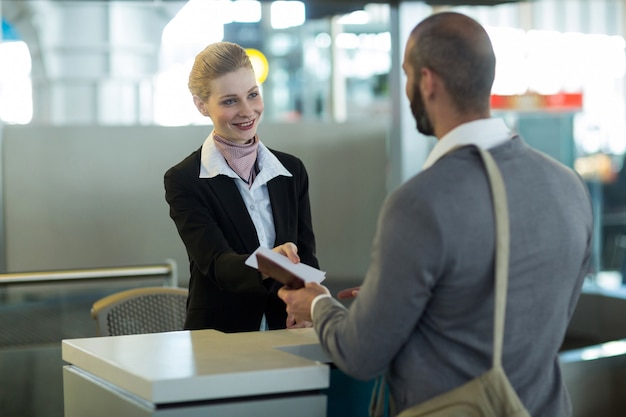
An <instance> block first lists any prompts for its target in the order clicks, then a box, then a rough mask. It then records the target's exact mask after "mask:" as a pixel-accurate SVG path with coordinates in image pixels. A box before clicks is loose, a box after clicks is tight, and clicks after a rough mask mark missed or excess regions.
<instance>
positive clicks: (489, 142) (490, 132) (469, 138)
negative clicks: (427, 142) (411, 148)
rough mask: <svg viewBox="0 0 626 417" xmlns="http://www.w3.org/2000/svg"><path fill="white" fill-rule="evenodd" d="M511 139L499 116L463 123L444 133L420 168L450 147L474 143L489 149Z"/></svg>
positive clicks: (442, 154) (431, 164) (439, 156)
mask: <svg viewBox="0 0 626 417" xmlns="http://www.w3.org/2000/svg"><path fill="white" fill-rule="evenodd" d="M509 139H511V131H510V129H509V128H508V127H507V126H506V124H505V123H504V121H503V120H502V119H500V118H489V119H479V120H474V121H472V122H469V123H463V124H462V125H459V126H457V127H455V128H454V129H452V130H451V131H450V132H448V133H447V134H446V135H444V136H443V137H442V138H441V139H440V140H439V141H437V143H436V144H435V147H434V148H433V150H432V151H431V152H430V154H429V155H428V158H426V162H424V166H423V167H422V169H427V168H430V167H431V166H433V165H434V163H435V162H437V161H438V160H439V159H440V158H441V157H442V156H444V155H445V154H446V153H447V152H448V151H449V150H450V149H452V148H454V147H456V146H462V145H476V146H478V147H480V148H483V149H490V148H493V147H495V146H498V145H501V144H503V143H504V142H506V141H507V140H509Z"/></svg>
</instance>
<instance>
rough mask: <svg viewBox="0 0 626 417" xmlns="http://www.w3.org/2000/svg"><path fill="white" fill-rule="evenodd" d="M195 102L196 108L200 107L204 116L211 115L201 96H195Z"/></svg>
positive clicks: (199, 109)
mask: <svg viewBox="0 0 626 417" xmlns="http://www.w3.org/2000/svg"><path fill="white" fill-rule="evenodd" d="M193 104H195V105H196V108H197V109H198V111H199V112H200V114H202V115H203V116H208V115H209V113H208V112H207V111H206V105H205V104H204V101H202V99H201V98H200V97H198V96H193Z"/></svg>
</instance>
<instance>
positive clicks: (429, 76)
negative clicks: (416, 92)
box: [419, 67, 436, 98]
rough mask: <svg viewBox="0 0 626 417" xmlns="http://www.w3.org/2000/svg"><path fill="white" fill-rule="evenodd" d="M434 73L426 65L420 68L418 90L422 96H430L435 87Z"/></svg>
mask: <svg viewBox="0 0 626 417" xmlns="http://www.w3.org/2000/svg"><path fill="white" fill-rule="evenodd" d="M435 77H436V75H435V73H434V72H432V71H431V70H430V69H429V68H428V67H422V68H421V69H420V85H419V87H420V91H421V92H422V96H423V97H424V98H427V97H430V96H431V95H432V94H433V93H434V91H435V88H436V85H435V84H436V79H435Z"/></svg>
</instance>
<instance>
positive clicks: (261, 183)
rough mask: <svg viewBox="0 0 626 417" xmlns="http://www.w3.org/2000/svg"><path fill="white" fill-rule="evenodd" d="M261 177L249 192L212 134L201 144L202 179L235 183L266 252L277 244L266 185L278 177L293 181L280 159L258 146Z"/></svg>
mask: <svg viewBox="0 0 626 417" xmlns="http://www.w3.org/2000/svg"><path fill="white" fill-rule="evenodd" d="M257 161H258V164H259V170H260V171H259V173H258V175H257V176H256V178H255V179H254V182H253V183H252V187H250V188H248V184H246V182H245V181H244V180H242V179H241V178H240V177H239V175H237V174H236V173H235V171H233V169H232V168H231V167H230V166H228V164H227V163H226V160H225V159H224V157H223V156H222V154H221V153H220V151H219V150H218V149H217V147H216V146H215V142H214V141H213V132H211V134H210V135H209V136H208V137H207V138H206V140H205V141H204V143H203V144H202V153H201V157H200V178H213V177H216V176H217V175H226V176H228V177H230V178H233V179H234V180H235V184H237V188H238V189H239V193H240V194H241V198H242V199H243V201H244V203H245V205H246V208H247V209H248V213H249V214H250V218H251V219H252V223H254V227H255V228H256V232H257V236H258V238H259V244H260V245H261V246H263V247H265V248H273V247H274V242H275V240H276V230H275V228H274V218H273V216H272V205H271V203H270V196H269V192H268V190H267V183H268V182H269V181H270V180H271V179H272V178H275V177H277V176H279V175H284V176H286V177H291V176H292V175H291V173H290V172H289V171H287V169H286V168H285V167H284V166H283V164H281V163H280V161H279V160H278V158H276V156H275V155H274V154H273V153H272V152H270V151H269V149H267V147H266V146H265V145H263V143H261V142H259V148H258V157H257Z"/></svg>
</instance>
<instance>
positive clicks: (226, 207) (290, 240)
mask: <svg viewBox="0 0 626 417" xmlns="http://www.w3.org/2000/svg"><path fill="white" fill-rule="evenodd" d="M189 90H190V91H191V94H192V95H193V101H194V103H195V105H196V107H197V108H198V111H200V113H201V114H203V115H205V116H207V117H209V118H211V120H212V121H213V131H212V132H211V134H210V135H209V136H208V137H207V138H206V140H205V141H204V143H203V145H202V147H201V148H200V149H198V150H197V151H195V152H194V153H192V154H191V155H189V156H188V157H187V158H185V159H184V160H183V161H181V162H180V163H179V164H177V165H176V166H174V167H172V168H170V169H169V170H168V171H167V172H166V173H165V198H166V200H167V202H168V204H169V206H170V216H171V217H172V219H173V220H174V223H175V224H176V227H177V229H178V233H179V234H180V237H181V238H182V240H183V242H184V244H185V247H186V249H187V254H188V256H189V262H190V271H191V278H190V280H189V298H188V300H187V317H186V320H185V328H186V329H217V330H220V331H224V332H240V331H254V330H265V329H280V328H285V327H296V326H300V325H296V323H295V321H294V320H292V319H291V318H288V317H287V313H286V309H285V304H284V303H283V302H282V300H280V299H279V298H278V296H277V295H276V293H277V291H278V289H279V288H280V286H281V284H280V283H278V282H277V281H274V280H273V279H272V278H269V277H266V276H262V275H261V273H260V272H259V271H257V270H256V269H253V268H250V267H248V266H246V265H245V264H244V262H245V260H246V258H248V256H250V254H251V253H252V252H254V250H255V249H256V248H257V247H259V245H260V246H263V247H268V248H273V250H274V251H276V252H278V253H281V254H283V255H285V256H287V257H288V258H289V259H290V260H291V261H292V262H299V261H301V262H304V263H306V264H308V265H310V266H313V267H316V268H317V267H318V262H317V259H316V257H315V237H314V235H313V228H312V224H311V208H310V204H309V193H308V175H307V172H306V169H305V167H304V165H303V164H302V162H301V161H300V160H299V159H298V158H296V157H294V156H292V155H289V154H286V153H283V152H278V151H275V150H271V149H269V148H267V147H266V146H265V145H263V143H261V142H260V140H259V137H258V135H257V134H256V131H257V126H258V124H259V120H260V118H261V114H262V113H263V99H262V98H261V95H260V93H259V86H258V85H257V82H256V78H255V75H254V70H253V68H252V64H251V62H250V59H249V58H248V55H247V54H246V52H245V51H244V50H243V48H241V47H240V46H239V45H236V44H233V43H230V42H218V43H214V44H211V45H209V46H208V47H206V48H205V49H204V50H203V51H202V52H200V53H199V54H198V55H197V56H196V59H195V62H194V65H193V68H192V70H191V73H190V75H189Z"/></svg>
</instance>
